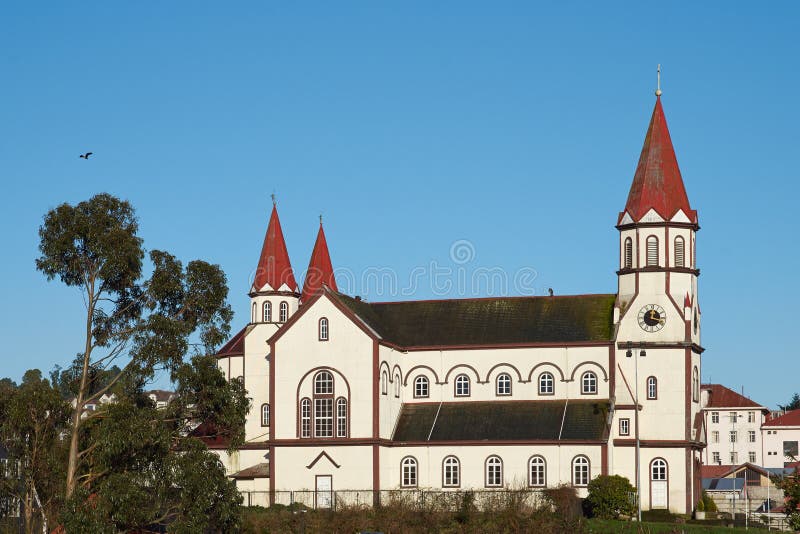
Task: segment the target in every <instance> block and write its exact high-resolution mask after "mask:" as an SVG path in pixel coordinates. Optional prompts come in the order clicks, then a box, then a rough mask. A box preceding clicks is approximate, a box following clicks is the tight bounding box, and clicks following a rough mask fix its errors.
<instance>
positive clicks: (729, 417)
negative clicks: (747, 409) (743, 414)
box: [728, 412, 736, 423]
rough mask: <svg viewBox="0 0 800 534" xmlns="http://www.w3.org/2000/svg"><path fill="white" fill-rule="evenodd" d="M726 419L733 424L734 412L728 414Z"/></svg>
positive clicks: (734, 420)
mask: <svg viewBox="0 0 800 534" xmlns="http://www.w3.org/2000/svg"><path fill="white" fill-rule="evenodd" d="M728 419H730V422H731V423H735V422H736V412H731V413H729V414H728Z"/></svg>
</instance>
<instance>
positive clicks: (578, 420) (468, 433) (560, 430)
mask: <svg viewBox="0 0 800 534" xmlns="http://www.w3.org/2000/svg"><path fill="white" fill-rule="evenodd" d="M607 416H608V400H601V401H598V400H591V401H585V400H577V401H576V400H570V401H569V402H565V401H564V400H560V401H555V400H546V401H541V400H537V401H485V402H444V403H441V404H440V403H438V402H430V403H406V404H403V407H402V409H401V411H400V417H399V418H398V421H397V425H396V427H395V431H394V436H393V437H392V439H393V440H394V441H400V442H404V441H433V442H436V441H481V440H492V441H495V440H501V441H506V440H507V441H512V440H541V441H556V440H580V441H601V440H603V441H604V440H607V439H608V434H607V426H606V418H607Z"/></svg>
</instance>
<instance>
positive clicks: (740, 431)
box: [700, 384, 783, 467]
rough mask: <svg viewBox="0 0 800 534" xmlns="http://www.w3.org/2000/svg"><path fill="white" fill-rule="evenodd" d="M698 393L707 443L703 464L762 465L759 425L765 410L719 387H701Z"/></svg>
mask: <svg viewBox="0 0 800 534" xmlns="http://www.w3.org/2000/svg"><path fill="white" fill-rule="evenodd" d="M701 390H702V391H701V395H700V398H701V405H702V406H703V420H704V422H705V427H706V436H707V440H708V445H707V447H706V449H705V451H704V452H703V464H704V465H730V466H737V465H740V464H743V463H745V462H748V463H751V464H755V465H760V466H765V464H764V454H763V452H764V449H763V447H762V436H761V425H762V424H763V423H764V421H765V420H766V417H767V415H768V414H769V409H768V408H767V407H766V406H763V405H761V404H759V403H757V402H755V401H753V400H752V399H750V398H748V397H745V396H744V395H741V394H739V393H736V392H735V391H733V390H731V389H728V388H726V387H725V386H723V385H721V384H704V385H703V386H702V387H701ZM781 467H783V466H781Z"/></svg>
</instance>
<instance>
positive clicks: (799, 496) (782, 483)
mask: <svg viewBox="0 0 800 534" xmlns="http://www.w3.org/2000/svg"><path fill="white" fill-rule="evenodd" d="M773 481H774V482H775V485H776V486H777V487H778V488H779V489H782V490H783V502H784V505H785V506H786V520H787V522H788V523H789V526H791V527H792V529H793V530H800V469H798V468H795V470H794V473H792V474H790V475H785V476H783V477H781V478H775V479H773Z"/></svg>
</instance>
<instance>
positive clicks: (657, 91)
mask: <svg viewBox="0 0 800 534" xmlns="http://www.w3.org/2000/svg"><path fill="white" fill-rule="evenodd" d="M656 79H657V82H656V96H661V63H659V64H658V73H657V74H656Z"/></svg>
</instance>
